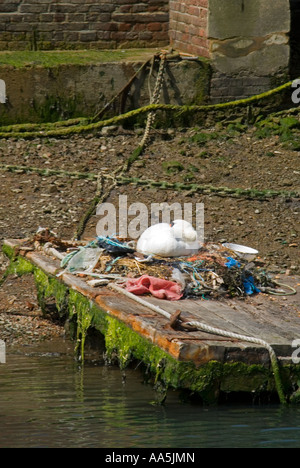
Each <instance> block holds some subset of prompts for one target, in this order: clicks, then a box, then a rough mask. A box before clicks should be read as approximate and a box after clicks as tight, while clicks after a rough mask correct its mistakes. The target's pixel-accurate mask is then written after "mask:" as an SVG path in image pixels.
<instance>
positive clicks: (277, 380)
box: [108, 283, 286, 404]
mask: <svg viewBox="0 0 300 468" xmlns="http://www.w3.org/2000/svg"><path fill="white" fill-rule="evenodd" d="M108 286H109V287H110V288H111V289H114V290H115V291H117V292H120V293H121V294H124V295H125V296H127V297H129V298H130V299H133V300H134V301H136V302H138V303H139V304H141V305H143V306H145V307H148V308H149V309H151V310H153V311H154V312H157V313H159V314H161V315H163V316H164V317H166V318H167V319H169V320H170V318H171V314H170V313H169V312H167V311H166V310H164V309H162V308H161V307H158V306H155V305H153V304H150V303H148V302H146V301H144V300H143V299H141V298H140V297H138V296H135V295H134V294H132V293H130V292H129V291H126V290H125V289H123V288H120V287H119V286H117V285H115V284H113V283H110V284H109V285H108ZM184 325H190V326H192V327H195V328H197V329H198V330H201V331H205V332H208V333H212V334H214V335H221V336H225V337H228V338H234V339H238V340H241V341H246V342H250V343H255V344H258V345H261V346H263V347H264V348H266V349H267V350H268V351H269V354H270V359H271V364H272V368H273V373H274V379H275V384H276V389H277V393H278V396H279V399H280V401H281V403H282V404H286V397H285V395H284V392H283V389H282V382H281V377H280V371H279V366H278V360H277V356H276V353H275V351H274V349H273V348H272V346H271V345H270V344H269V343H267V342H266V341H264V340H261V339H260V338H255V337H252V336H247V335H240V334H238V333H234V332H228V331H226V330H222V329H220V328H215V327H211V326H209V325H206V324H205V323H202V322H198V321H197V320H190V321H188V322H184Z"/></svg>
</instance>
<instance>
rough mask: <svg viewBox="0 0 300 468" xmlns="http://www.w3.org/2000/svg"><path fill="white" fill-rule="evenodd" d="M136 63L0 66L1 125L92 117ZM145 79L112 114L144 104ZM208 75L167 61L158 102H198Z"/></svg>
mask: <svg viewBox="0 0 300 468" xmlns="http://www.w3.org/2000/svg"><path fill="white" fill-rule="evenodd" d="M141 64H142V63H139V62H136V61H135V62H130V61H124V62H119V63H117V62H113V63H100V64H94V65H59V66H58V67H51V68H49V67H43V66H26V67H22V68H15V67H12V66H4V65H3V66H0V76H1V78H2V79H3V80H4V81H5V83H6V95H7V102H6V104H1V105H0V125H7V124H12V123H21V122H49V121H56V120H62V119H68V118H72V117H81V116H82V117H92V116H93V115H95V114H96V113H97V112H98V111H99V110H101V109H102V108H103V107H104V106H105V104H106V103H108V102H110V101H111V99H112V98H113V97H115V96H116V95H117V94H118V92H119V91H120V90H121V89H122V88H123V87H124V86H125V85H126V84H127V83H128V81H129V80H130V78H131V77H132V76H133V75H134V74H135V72H136V71H137V70H138V69H139V68H140V66H141ZM149 68H150V66H149ZM157 71H158V70H157V67H156V68H155V69H154V71H153V75H152V78H151V80H150V86H151V89H152V91H153V89H154V86H155V82H156V77H157ZM148 77H149V69H148V70H145V72H144V73H141V74H140V75H139V79H138V80H136V81H135V82H134V84H133V85H132V86H131V88H130V91H129V93H128V96H127V99H126V102H125V105H123V102H122V100H121V99H118V100H116V102H115V104H114V106H113V107H112V108H111V115H116V114H118V113H123V112H125V111H128V110H130V109H136V108H138V107H141V106H144V105H148V104H149V102H150V97H149V87H148ZM209 77H210V73H209V66H208V65H207V64H206V63H203V62H187V61H182V62H170V63H168V64H167V67H166V71H165V73H164V79H165V83H164V87H163V90H162V93H161V102H162V103H166V104H179V105H184V104H187V105H188V104H191V103H198V104H202V103H203V102H205V99H206V97H207V95H208V89H209ZM106 115H107V114H106ZM108 116H110V114H109V115H108Z"/></svg>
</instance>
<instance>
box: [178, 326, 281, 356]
mask: <svg viewBox="0 0 300 468" xmlns="http://www.w3.org/2000/svg"><path fill="white" fill-rule="evenodd" d="M184 323H185V325H190V326H192V327H195V328H198V329H201V330H202V331H206V332H208V333H213V334H214V335H222V336H226V337H228V338H235V339H237V340H240V341H247V342H250V343H255V344H258V345H261V346H263V347H265V348H266V349H267V350H268V351H269V353H270V357H271V359H272V358H273V359H274V358H275V359H277V357H276V354H275V351H274V349H273V348H272V346H270V345H269V343H267V342H266V341H264V340H261V339H260V338H255V337H253V336H248V335H240V334H238V333H234V332H228V331H225V330H221V329H220V328H214V327H211V326H209V325H206V324H205V323H202V322H198V321H196V320H191V321H189V322H184Z"/></svg>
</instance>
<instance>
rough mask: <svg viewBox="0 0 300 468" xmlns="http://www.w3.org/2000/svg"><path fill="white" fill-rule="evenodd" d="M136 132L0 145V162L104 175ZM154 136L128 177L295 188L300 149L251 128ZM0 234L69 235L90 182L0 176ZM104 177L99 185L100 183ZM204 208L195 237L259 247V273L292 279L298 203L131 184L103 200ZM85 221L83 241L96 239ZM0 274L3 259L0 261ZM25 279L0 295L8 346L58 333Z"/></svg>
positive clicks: (1, 333)
mask: <svg viewBox="0 0 300 468" xmlns="http://www.w3.org/2000/svg"><path fill="white" fill-rule="evenodd" d="M142 133H143V132H142V131H139V130H138V131H129V130H123V129H111V130H110V131H106V133H105V134H103V133H102V134H99V135H87V136H84V137H83V136H72V137H69V138H67V139H64V138H62V139H55V138H47V139H45V138H36V139H32V140H15V139H4V140H0V164H11V165H27V166H32V167H39V168H44V169H45V168H49V169H51V168H53V169H62V170H68V171H79V172H93V173H98V172H99V171H100V170H101V171H102V172H103V173H105V174H107V175H110V174H111V173H112V172H113V171H114V170H115V169H117V168H118V167H120V166H121V165H122V163H123V162H124V161H125V160H126V159H127V158H128V157H129V156H130V155H131V153H132V151H133V150H134V149H135V148H136V147H137V146H138V144H139V142H140V140H141V134H142ZM201 134H202V130H200V129H182V130H180V131H179V130H173V129H169V130H168V131H155V132H154V133H153V137H154V138H153V140H152V142H151V144H150V145H149V146H148V148H147V149H146V151H145V152H144V154H143V155H142V156H141V157H140V159H139V160H138V161H136V162H135V163H134V164H133V166H132V167H131V169H130V172H129V174H128V175H130V176H132V177H139V178H144V179H155V180H168V181H173V182H193V183H197V184H201V185H202V184H210V185H213V186H217V187H222V186H225V187H230V188H256V189H260V190H264V189H272V190H277V191H278V190H284V191H292V190H298V191H300V178H299V176H300V164H299V156H300V152H299V151H298V150H294V149H291V148H289V147H288V146H287V145H286V144H284V143H283V142H282V141H281V140H280V138H279V137H278V136H276V135H275V136H271V137H268V138H258V137H257V136H256V134H255V131H254V129H252V128H248V129H245V131H243V132H239V133H233V134H231V135H224V132H222V133H221V134H217V133H216V129H210V131H208V132H207V134H210V135H211V137H209V138H206V137H203V135H202V136H200V137H199V136H198V137H197V135H201ZM0 179H1V184H0V238H1V239H2V240H3V239H4V238H24V237H28V236H31V235H32V234H34V233H35V232H36V230H37V229H38V227H39V226H42V227H50V228H51V229H53V230H54V231H56V233H57V234H58V235H59V236H61V237H63V238H72V237H73V234H74V231H75V230H76V228H77V227H78V223H79V220H80V219H81V216H82V215H83V214H84V213H85V211H86V210H87V208H88V206H89V202H90V200H91V199H92V198H93V196H94V194H95V189H96V184H95V182H93V181H88V180H83V179H80V180H75V179H71V178H61V177H57V176H40V175H38V174H33V173H30V174H29V173H8V172H5V171H0ZM109 183H110V182H109V181H108V185H107V187H108V186H109ZM120 194H123V195H127V196H128V204H130V203H133V202H136V201H139V202H141V201H142V202H144V203H146V204H147V205H148V206H150V203H152V202H157V203H161V202H168V203H173V202H175V201H176V202H179V203H184V202H189V203H191V202H192V203H204V206H205V237H206V240H208V241H218V242H222V241H228V242H235V243H239V244H244V245H248V246H250V247H253V248H256V249H258V250H259V255H260V258H261V260H262V262H263V263H264V264H265V267H266V269H268V270H269V271H270V272H274V273H279V272H281V273H283V274H287V275H289V274H291V275H294V274H299V272H300V261H299V258H300V256H299V242H300V241H299V233H300V224H299V212H300V200H299V199H296V198H283V197H277V198H274V199H271V200H264V201H261V200H258V199H254V200H248V199H245V198H231V197H228V198H223V197H220V196H217V195H201V194H192V193H189V192H187V191H186V192H182V191H171V190H164V191H162V190H157V189H150V188H147V187H135V186H132V185H126V186H121V187H118V188H116V189H114V190H113V191H112V192H111V195H110V197H109V199H108V200H107V201H110V202H112V203H115V204H116V205H117V203H118V196H119V195H120ZM97 221H98V219H97V217H96V216H93V217H92V218H91V219H90V221H89V223H88V225H87V227H86V230H85V233H84V236H83V238H94V237H95V236H96V223H97ZM0 261H1V264H0V267H1V268H0V269H1V270H2V272H3V271H4V269H5V266H6V263H7V260H6V259H5V258H4V257H1V259H0ZM30 281H31V280H30V279H28V278H22V279H15V278H8V279H7V281H6V282H5V283H4V285H3V287H2V289H1V290H0V298H1V306H0V338H2V339H5V340H8V341H9V340H10V341H14V342H21V341H23V342H26V341H28V340H40V339H42V340H45V339H49V338H51V337H52V336H53V337H54V336H58V335H63V329H62V328H61V327H60V326H58V325H56V324H53V323H51V322H49V321H48V320H45V319H44V318H42V317H41V312H40V310H39V308H38V305H37V304H36V296H35V290H34V285H33V284H32V283H31V282H30Z"/></svg>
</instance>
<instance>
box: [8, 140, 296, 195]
mask: <svg viewBox="0 0 300 468" xmlns="http://www.w3.org/2000/svg"><path fill="white" fill-rule="evenodd" d="M142 152H143V148H142V147H138V148H136V149H135V150H134V151H133V153H132V154H131V156H130V157H129V158H128V160H127V161H126V162H125V164H124V166H123V168H122V170H121V173H120V174H119V175H117V176H116V177H115V178H114V177H113V176H111V175H106V174H102V177H103V179H107V180H113V181H114V180H115V181H116V185H118V186H120V185H130V184H132V185H136V186H141V187H145V188H150V189H151V188H155V189H160V190H175V191H188V192H192V193H202V194H204V195H210V194H213V195H217V196H220V197H229V198H249V199H259V200H268V199H272V198H278V197H281V198H285V199H289V198H296V199H299V198H300V193H299V192H297V191H285V190H258V189H243V188H229V187H214V186H213V185H199V184H194V183H193V184H186V183H183V182H174V183H172V182H169V181H165V180H163V181H161V180H152V179H140V178H138V177H128V176H125V175H123V173H124V172H125V171H126V170H128V169H129V168H130V167H131V165H132V164H133V163H134V162H135V161H136V160H137V159H138V157H139V156H140V155H141V154H142ZM0 170H2V171H6V172H12V173H17V174H22V173H36V174H38V175H40V176H43V177H51V176H56V177H70V178H73V179H86V180H93V181H96V180H98V177H99V176H98V174H93V173H88V172H84V173H83V172H71V171H65V170H59V169H41V168H37V167H30V166H17V165H9V164H0ZM95 198H96V197H95Z"/></svg>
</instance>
